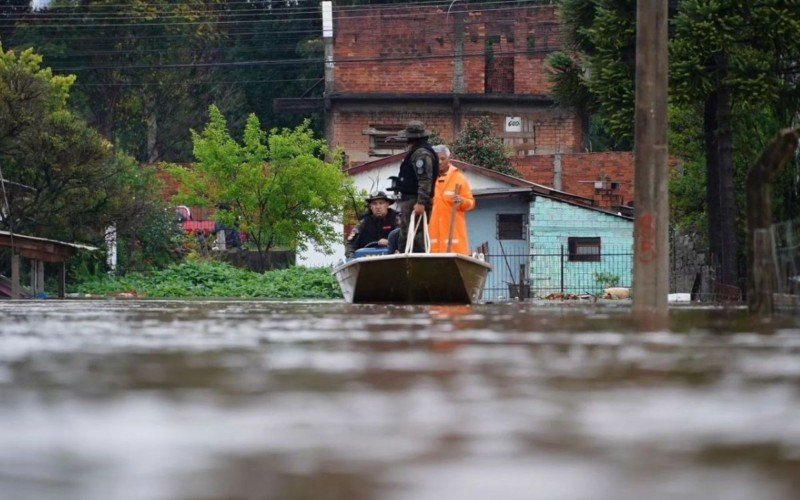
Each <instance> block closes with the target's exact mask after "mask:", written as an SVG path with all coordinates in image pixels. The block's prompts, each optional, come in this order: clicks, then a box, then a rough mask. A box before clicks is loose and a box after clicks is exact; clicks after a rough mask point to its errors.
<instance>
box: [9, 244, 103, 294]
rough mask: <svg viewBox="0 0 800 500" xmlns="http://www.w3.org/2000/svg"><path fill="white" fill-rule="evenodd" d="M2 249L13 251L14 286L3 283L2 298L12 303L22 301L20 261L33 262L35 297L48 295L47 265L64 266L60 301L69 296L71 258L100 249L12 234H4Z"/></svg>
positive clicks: (61, 273) (59, 287)
mask: <svg viewBox="0 0 800 500" xmlns="http://www.w3.org/2000/svg"><path fill="white" fill-rule="evenodd" d="M0 247H4V248H10V249H11V280H10V283H6V282H0V294H3V295H6V296H8V297H11V298H12V299H19V298H21V297H22V286H21V284H20V257H22V258H24V259H28V260H29V261H30V265H31V295H32V296H33V297H36V296H37V294H39V293H41V292H44V263H45V262H48V263H54V264H60V279H59V280H58V297H59V298H62V299H63V298H64V297H65V295H66V277H67V268H66V260H67V258H69V257H72V256H73V255H75V254H76V253H78V251H79V250H88V251H94V250H97V248H96V247H93V246H89V245H81V244H78V243H67V242H64V241H58V240H50V239H47V238H37V237H35V236H26V235H24V234H16V233H11V232H9V231H0Z"/></svg>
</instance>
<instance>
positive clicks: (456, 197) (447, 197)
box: [428, 144, 475, 255]
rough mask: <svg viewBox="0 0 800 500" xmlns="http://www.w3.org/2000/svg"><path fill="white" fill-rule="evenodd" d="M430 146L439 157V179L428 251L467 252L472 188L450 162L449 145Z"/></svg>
mask: <svg viewBox="0 0 800 500" xmlns="http://www.w3.org/2000/svg"><path fill="white" fill-rule="evenodd" d="M433 149H434V151H436V153H437V154H438V156H439V178H438V179H437V180H436V189H435V190H434V191H435V196H434V199H433V213H431V221H430V225H429V229H428V232H429V234H430V237H431V253H445V252H454V253H460V254H464V255H469V242H468V241H467V215H466V213H467V212H468V211H469V210H472V209H473V208H475V199H474V198H473V197H472V189H471V188H470V186H469V181H467V178H466V177H465V176H464V174H462V173H461V171H460V170H459V169H457V168H456V167H455V165H452V164H451V163H450V148H448V147H447V146H445V145H444V144H439V145H437V146H434V147H433Z"/></svg>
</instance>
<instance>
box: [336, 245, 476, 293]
mask: <svg viewBox="0 0 800 500" xmlns="http://www.w3.org/2000/svg"><path fill="white" fill-rule="evenodd" d="M491 268H492V266H491V265H490V264H488V263H486V262H484V261H481V260H478V259H475V258H473V257H468V256H466V255H461V254H455V253H439V254H394V255H385V256H379V257H364V258H360V259H353V260H351V261H348V262H346V263H344V264H342V265H340V266H338V267H336V268H335V269H334V270H333V273H334V275H335V276H336V279H337V281H338V282H339V286H340V287H341V288H342V294H343V295H344V298H345V300H346V301H347V302H351V303H355V304H360V303H393V304H471V303H474V302H477V301H478V300H480V298H481V296H482V294H483V286H484V284H485V283H486V275H487V274H488V273H489V271H490V270H491Z"/></svg>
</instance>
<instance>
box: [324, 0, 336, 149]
mask: <svg viewBox="0 0 800 500" xmlns="http://www.w3.org/2000/svg"><path fill="white" fill-rule="evenodd" d="M322 43H323V45H324V46H325V91H324V92H323V98H324V100H325V141H326V142H327V143H328V144H329V145H331V144H333V139H334V137H333V118H332V117H331V113H330V95H331V94H332V93H333V90H334V86H333V82H334V61H333V2H331V1H328V0H326V1H324V2H322ZM331 148H332V146H331Z"/></svg>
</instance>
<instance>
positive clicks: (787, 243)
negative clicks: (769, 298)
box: [771, 221, 800, 296]
mask: <svg viewBox="0 0 800 500" xmlns="http://www.w3.org/2000/svg"><path fill="white" fill-rule="evenodd" d="M771 233H772V235H771V236H772V244H773V245H774V248H775V275H776V276H777V280H776V281H777V287H776V289H777V292H778V293H781V294H786V295H798V296H800V221H788V222H780V223H778V224H773V225H772V227H771Z"/></svg>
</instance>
